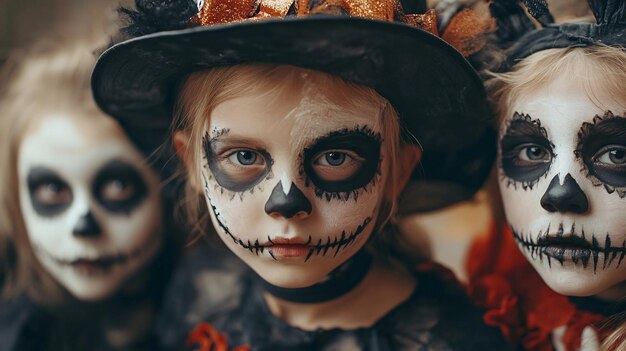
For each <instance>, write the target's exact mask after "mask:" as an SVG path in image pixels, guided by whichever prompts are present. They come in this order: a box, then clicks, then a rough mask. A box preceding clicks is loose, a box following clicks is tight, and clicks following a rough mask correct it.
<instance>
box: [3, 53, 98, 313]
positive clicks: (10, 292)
mask: <svg viewBox="0 0 626 351" xmlns="http://www.w3.org/2000/svg"><path fill="white" fill-rule="evenodd" d="M93 49H94V44H93V43H91V42H77V43H72V44H67V43H59V42H42V43H39V44H38V45H36V46H34V47H33V48H32V49H30V50H29V51H26V52H18V53H14V55H13V56H12V57H10V59H9V62H8V63H7V64H6V65H5V67H3V68H4V71H3V78H4V81H8V82H9V83H8V84H7V85H6V86H5V88H4V89H3V91H2V98H1V101H0V203H1V204H0V250H2V251H0V257H6V256H7V255H10V256H9V258H6V260H7V263H6V265H7V268H5V270H6V271H5V274H4V275H5V281H4V282H3V294H4V295H5V296H7V297H13V296H16V295H17V294H20V293H27V294H28V295H29V296H30V297H32V298H33V299H35V300H36V301H38V302H41V303H55V302H59V301H61V299H63V298H66V297H67V295H66V293H65V292H64V290H63V289H62V288H61V287H60V285H59V284H58V283H57V282H56V281H55V280H54V279H53V278H52V277H51V276H50V275H49V274H48V273H47V272H46V271H45V270H44V269H43V268H42V267H41V265H40V264H39V263H38V261H37V260H36V259H35V257H34V254H33V252H32V248H31V246H30V242H29V240H28V235H27V231H26V227H25V224H24V222H23V218H22V214H21V212H20V206H19V203H20V201H19V196H18V190H17V189H18V175H17V155H18V151H19V147H20V143H21V140H22V137H23V135H24V133H25V132H26V130H27V128H28V126H29V125H30V124H31V123H32V122H33V121H35V120H36V119H37V118H40V117H41V115H42V114H43V113H44V112H50V111H55V110H56V111H65V110H67V109H72V111H75V110H77V109H78V110H80V111H84V112H85V113H84V114H83V115H85V116H90V115H92V114H93V113H101V112H99V110H98V108H97V106H96V104H95V102H94V101H93V98H92V95H91V88H90V77H91V70H92V68H93V65H94V63H95V57H94V55H93V54H92V51H93ZM13 253H14V255H13ZM11 256H14V257H13V258H11ZM3 259H5V258H3ZM0 276H1V275H0Z"/></svg>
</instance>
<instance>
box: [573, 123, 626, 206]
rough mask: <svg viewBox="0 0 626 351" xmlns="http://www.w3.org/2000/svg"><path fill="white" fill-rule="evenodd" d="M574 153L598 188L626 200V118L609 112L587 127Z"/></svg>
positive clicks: (579, 134)
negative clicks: (602, 188) (616, 194)
mask: <svg viewBox="0 0 626 351" xmlns="http://www.w3.org/2000/svg"><path fill="white" fill-rule="evenodd" d="M574 153H575V154H576V157H578V158H579V159H580V160H581V161H582V163H583V166H584V169H585V170H586V172H587V177H588V178H590V179H591V181H592V183H593V184H594V185H595V186H604V188H605V189H606V190H607V191H608V192H609V193H613V192H617V193H618V194H619V196H620V197H622V198H623V197H624V196H626V118H624V117H619V116H614V115H613V113H611V111H607V112H606V113H605V114H604V116H602V117H600V116H595V117H594V119H593V121H592V123H583V125H582V127H581V128H580V131H579V132H578V145H577V147H576V151H575V152H574Z"/></svg>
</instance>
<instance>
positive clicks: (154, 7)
mask: <svg viewBox="0 0 626 351" xmlns="http://www.w3.org/2000/svg"><path fill="white" fill-rule="evenodd" d="M135 6H136V9H135V10H133V9H130V8H125V7H122V8H120V9H119V10H118V12H119V13H120V16H121V17H122V19H123V21H124V22H125V26H124V27H123V29H122V31H123V32H124V34H126V35H129V36H131V37H138V36H142V35H146V34H150V33H155V32H161V31H167V30H177V29H184V28H190V27H193V26H194V24H193V23H191V21H190V19H191V18H192V17H193V16H195V15H196V14H197V13H198V7H197V5H196V3H195V2H194V1H193V0H135Z"/></svg>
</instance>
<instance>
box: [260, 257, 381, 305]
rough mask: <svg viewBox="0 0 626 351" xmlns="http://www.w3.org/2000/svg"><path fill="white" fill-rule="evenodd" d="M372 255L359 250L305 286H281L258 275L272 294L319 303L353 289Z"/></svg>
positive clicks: (298, 300)
mask: <svg viewBox="0 0 626 351" xmlns="http://www.w3.org/2000/svg"><path fill="white" fill-rule="evenodd" d="M371 263H372V256H371V255H370V254H369V253H367V252H365V250H364V249H361V250H359V251H358V252H357V253H356V254H355V255H354V256H353V257H352V258H351V259H349V260H348V261H347V262H345V263H344V264H342V265H341V266H339V267H337V268H336V269H335V270H334V271H332V272H331V273H330V274H329V275H328V277H327V278H326V279H325V280H324V281H322V282H320V283H317V284H315V285H311V286H309V287H306V288H281V287H278V286H276V285H272V284H270V283H268V282H267V281H265V280H264V279H262V278H261V277H259V280H260V281H261V284H262V285H263V288H264V289H265V291H267V292H268V293H270V294H272V295H273V296H275V297H277V298H279V299H282V300H286V301H289V302H297V303H320V302H326V301H330V300H333V299H336V298H338V297H339V296H342V295H344V294H346V293H347V292H349V291H351V290H352V289H354V288H355V287H356V286H357V285H359V283H360V282H361V281H363V278H365V276H366V275H367V272H369V268H370V266H371Z"/></svg>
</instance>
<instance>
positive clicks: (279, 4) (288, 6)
mask: <svg viewBox="0 0 626 351" xmlns="http://www.w3.org/2000/svg"><path fill="white" fill-rule="evenodd" d="M292 9H293V10H292ZM290 10H292V12H294V14H295V15H296V16H308V15H314V14H330V15H333V14H334V15H349V16H351V17H360V18H367V19H374V20H379V21H387V22H394V21H397V22H400V23H404V24H408V25H410V26H413V27H417V28H419V29H422V30H424V31H427V32H430V33H432V34H434V35H436V36H439V33H438V30H437V14H436V13H435V11H434V10H429V11H427V12H426V13H424V14H406V13H404V10H403V8H402V5H401V3H400V1H399V0H377V1H372V0H325V1H313V0H205V1H204V4H203V5H202V8H201V9H200V12H199V13H198V14H197V15H196V16H194V17H193V18H191V21H192V22H193V23H196V24H198V25H200V26H210V25H214V24H223V23H233V22H240V21H246V20H259V19H266V18H284V17H286V16H287V14H288V13H289V11H290ZM493 27H494V24H493V22H492V21H488V20H486V19H484V18H481V17H480V16H479V15H478V14H477V13H476V12H475V11H472V10H470V9H465V10H463V11H461V12H459V13H458V14H457V15H456V16H455V17H453V18H452V20H451V21H450V25H449V26H448V28H446V30H445V31H444V33H443V35H442V36H441V38H442V39H443V40H445V41H446V42H448V43H449V44H450V45H452V46H454V47H455V48H456V49H457V50H459V51H460V52H461V53H462V54H463V56H466V57H467V56H469V55H471V54H474V53H476V52H477V51H478V50H480V49H481V48H482V47H483V46H484V45H485V40H484V38H483V37H482V34H484V33H486V32H489V31H491V30H492V29H493Z"/></svg>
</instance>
